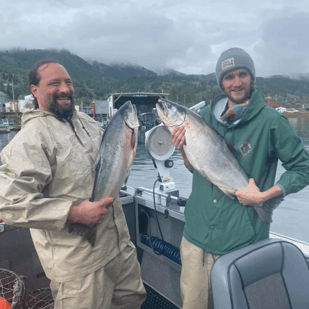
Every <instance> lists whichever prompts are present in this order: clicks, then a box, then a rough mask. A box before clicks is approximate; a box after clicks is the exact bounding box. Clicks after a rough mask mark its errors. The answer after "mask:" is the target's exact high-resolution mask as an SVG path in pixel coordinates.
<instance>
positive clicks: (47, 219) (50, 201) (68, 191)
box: [0, 60, 146, 309]
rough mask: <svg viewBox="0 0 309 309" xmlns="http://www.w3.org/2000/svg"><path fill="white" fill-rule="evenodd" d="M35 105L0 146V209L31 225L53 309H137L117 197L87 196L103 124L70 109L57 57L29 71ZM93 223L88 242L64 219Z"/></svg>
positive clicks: (132, 262) (135, 269) (137, 282)
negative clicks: (94, 227) (94, 198)
mask: <svg viewBox="0 0 309 309" xmlns="http://www.w3.org/2000/svg"><path fill="white" fill-rule="evenodd" d="M29 89H30V92H31V93H32V95H33V97H34V109H25V110H24V111H23V116H22V129H21V131H20V132H18V134H17V135H16V136H15V137H14V139H13V140H12V141H11V142H10V143H9V144H8V145H7V146H6V147H5V148H4V149H3V151H2V152H1V160H2V162H3V165H2V166H0V183H1V186H0V214H1V217H2V218H3V220H4V221H5V223H7V224H9V225H13V226H17V227H25V228H30V232H31V236H32V239H33V242H34V245H35V248H36V251H37V253H38V256H39V258H40V261H41V263H42V266H43V268H44V271H45V273H46V276H47V277H48V278H49V279H51V291H52V294H53V297H54V300H55V308H56V309H68V308H84V309H89V308H91V309H92V308H93V309H99V308H100V309H101V308H107V309H108V308H113V309H116V308H118V309H121V308H122V309H124V308H132V309H133V308H134V309H137V308H140V307H141V305H142V303H143V301H144V299H145V296H146V293H145V289H144V286H143V282H142V280H141V276H140V266H139V263H138V261H137V257H136V250H135V247H134V245H133V244H132V243H131V241H130V235H129V231H128V228H127V224H126V220H125V217H124V213H123V210H122V206H121V203H120V200H119V198H116V199H115V200H113V198H112V197H104V198H103V199H101V200H99V201H96V202H90V201H89V198H90V197H91V195H92V190H93V185H94V178H95V175H94V166H95V160H96V155H97V153H98V151H99V147H100V142H101V138H102V134H103V131H102V130H101V129H100V128H99V126H98V125H97V123H96V121H94V120H93V119H92V118H90V117H89V116H87V115H86V114H85V113H80V112H76V111H75V105H74V99H73V98H74V87H73V82H72V79H71V77H70V75H69V74H68V72H67V71H66V69H65V68H64V67H63V66H62V65H60V64H59V63H57V62H56V61H51V60H46V61H45V60H44V61H41V62H38V63H37V64H35V65H34V67H33V69H32V71H31V72H30V73H29ZM71 223H77V224H87V225H88V224H95V225H97V237H96V243H95V245H94V247H92V245H90V243H89V242H88V241H86V240H84V239H83V238H82V237H81V236H79V235H75V234H72V233H69V224H71Z"/></svg>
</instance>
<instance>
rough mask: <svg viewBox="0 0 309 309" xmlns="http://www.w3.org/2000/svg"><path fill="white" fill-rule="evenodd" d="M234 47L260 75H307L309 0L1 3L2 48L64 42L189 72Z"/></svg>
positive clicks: (90, 52)
mask: <svg viewBox="0 0 309 309" xmlns="http://www.w3.org/2000/svg"><path fill="white" fill-rule="evenodd" d="M182 2H184V3H182ZM180 3H182V4H180ZM230 47H241V48H243V49H245V50H246V51H247V52H248V53H249V54H251V56H252V58H253V60H254V62H255V65H256V71H257V76H263V77H266V76H270V75H274V74H286V75H288V74H292V73H309V1H308V0H281V1H280V0H258V1H255V2H252V1H248V0H233V1H227V0H225V1H223V0H212V1H209V0H189V1H175V0H112V1H105V0H87V1H84V0H83V1H81V0H53V1H50V0H49V1H45V0H40V1H29V0H19V1H18V0H17V1H15V0H12V1H3V2H2V3H1V11H0V49H1V50H7V49H11V48H22V49H24V48H26V49H46V48H56V49H62V48H64V49H67V50H69V51H71V52H72V53H74V54H77V55H78V56H80V57H82V58H84V59H85V60H97V61H100V62H103V63H105V64H110V63H112V62H118V63H119V62H121V63H133V64H139V65H142V66H144V67H146V68H149V69H152V70H157V69H158V68H162V67H168V68H171V69H174V70H177V71H180V72H183V73H186V74H209V73H212V72H214V71H215V65H216V61H217V59H218V57H219V56H220V54H221V53H222V52H223V51H224V50H226V49H228V48H230Z"/></svg>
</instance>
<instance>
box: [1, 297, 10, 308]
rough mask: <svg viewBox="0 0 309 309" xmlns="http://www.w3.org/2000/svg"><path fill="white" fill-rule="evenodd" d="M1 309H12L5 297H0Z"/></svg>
mask: <svg viewBox="0 0 309 309" xmlns="http://www.w3.org/2000/svg"><path fill="white" fill-rule="evenodd" d="M0 309H11V306H10V304H9V303H8V302H7V301H6V300H5V299H4V298H3V297H0Z"/></svg>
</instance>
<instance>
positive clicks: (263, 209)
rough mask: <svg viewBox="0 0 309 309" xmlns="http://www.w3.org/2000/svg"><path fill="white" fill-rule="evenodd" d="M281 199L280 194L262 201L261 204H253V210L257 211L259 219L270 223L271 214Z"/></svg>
mask: <svg viewBox="0 0 309 309" xmlns="http://www.w3.org/2000/svg"><path fill="white" fill-rule="evenodd" d="M282 201H283V197H282V196H277V197H274V198H272V199H269V200H268V201H266V202H264V203H263V204H258V205H254V210H255V211H256V212H257V214H258V215H259V217H260V218H261V220H262V221H263V222H264V223H266V224H270V223H271V222H272V215H273V210H274V209H275V208H276V207H278V205H279V204H280V203H281V202H282Z"/></svg>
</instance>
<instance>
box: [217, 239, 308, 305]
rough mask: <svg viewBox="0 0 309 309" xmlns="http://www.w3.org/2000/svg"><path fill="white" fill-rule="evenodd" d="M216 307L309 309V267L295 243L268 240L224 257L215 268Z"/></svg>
mask: <svg viewBox="0 0 309 309" xmlns="http://www.w3.org/2000/svg"><path fill="white" fill-rule="evenodd" d="M211 283H212V291H213V301H214V308H215V309H231V308H233V309H248V308H250V309H308V308H309V269H308V264H307V262H306V259H305V257H304V255H303V253H302V252H301V250H300V249H299V248H298V247H296V246H295V245H293V244H292V243H289V242H286V241H282V240H277V239H267V240H263V241H260V242H258V243H256V244H253V245H250V246H248V247H245V248H242V249H239V250H236V251H234V252H231V253H228V254H226V255H223V256H221V257H220V258H219V259H218V260H217V261H216V262H215V264H214V266H213V269H212V271H211Z"/></svg>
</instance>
